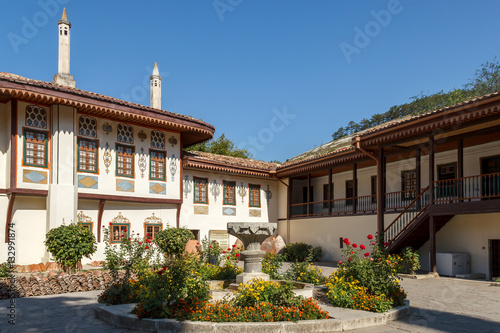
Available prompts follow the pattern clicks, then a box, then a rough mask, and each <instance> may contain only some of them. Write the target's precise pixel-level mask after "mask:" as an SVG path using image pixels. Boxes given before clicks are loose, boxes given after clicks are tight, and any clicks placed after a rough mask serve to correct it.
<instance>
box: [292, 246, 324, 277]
mask: <svg viewBox="0 0 500 333" xmlns="http://www.w3.org/2000/svg"><path fill="white" fill-rule="evenodd" d="M312 252H313V251H312V250H310V251H309V254H308V255H307V257H306V259H305V260H304V261H302V262H298V261H296V262H294V263H293V264H292V266H291V267H290V268H289V269H288V270H287V271H286V273H285V279H287V280H292V281H299V282H306V283H313V284H314V285H320V284H324V283H325V277H324V276H323V272H322V271H321V269H320V268H319V267H317V266H315V265H314V264H313V263H312V262H311V261H312V258H313V254H312Z"/></svg>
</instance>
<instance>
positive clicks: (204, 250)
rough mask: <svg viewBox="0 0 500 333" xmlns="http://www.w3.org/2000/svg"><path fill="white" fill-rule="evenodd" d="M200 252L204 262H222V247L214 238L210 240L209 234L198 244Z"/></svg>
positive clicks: (215, 263)
mask: <svg viewBox="0 0 500 333" xmlns="http://www.w3.org/2000/svg"><path fill="white" fill-rule="evenodd" d="M198 252H199V253H200V259H201V261H202V262H203V263H209V264H212V265H219V264H220V261H221V258H222V248H221V247H220V246H219V243H218V242H217V241H215V240H213V241H211V242H210V241H209V240H208V238H207V236H205V237H204V238H203V239H202V241H201V245H198Z"/></svg>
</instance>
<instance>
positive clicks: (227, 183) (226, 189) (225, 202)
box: [222, 180, 236, 206]
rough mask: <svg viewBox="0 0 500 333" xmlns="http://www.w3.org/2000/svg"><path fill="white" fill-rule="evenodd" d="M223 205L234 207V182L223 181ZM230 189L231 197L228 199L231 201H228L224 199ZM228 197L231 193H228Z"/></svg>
mask: <svg viewBox="0 0 500 333" xmlns="http://www.w3.org/2000/svg"><path fill="white" fill-rule="evenodd" d="M222 184H223V188H224V190H223V198H224V200H223V204H224V205H230V206H236V182H235V181H230V180H223V181H222ZM226 185H227V186H226ZM231 187H232V197H231V198H229V199H231V200H230V201H229V200H228V198H227V197H226V194H228V190H229V189H230V188H231ZM229 195H231V192H229Z"/></svg>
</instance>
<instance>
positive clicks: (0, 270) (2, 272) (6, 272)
mask: <svg viewBox="0 0 500 333" xmlns="http://www.w3.org/2000/svg"><path fill="white" fill-rule="evenodd" d="M8 277H12V272H11V268H10V264H9V263H8V262H4V263H3V264H1V265H0V279H2V278H8Z"/></svg>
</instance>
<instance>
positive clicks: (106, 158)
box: [102, 142, 113, 174]
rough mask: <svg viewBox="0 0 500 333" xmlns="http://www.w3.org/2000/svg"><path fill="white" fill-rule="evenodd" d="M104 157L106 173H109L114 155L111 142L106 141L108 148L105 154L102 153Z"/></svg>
mask: <svg viewBox="0 0 500 333" xmlns="http://www.w3.org/2000/svg"><path fill="white" fill-rule="evenodd" d="M102 159H103V160H104V166H105V167H106V174H108V173H109V167H110V166H111V161H112V160H113V157H112V156H111V151H110V149H109V143H107V142H106V150H105V151H104V154H103V155H102Z"/></svg>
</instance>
